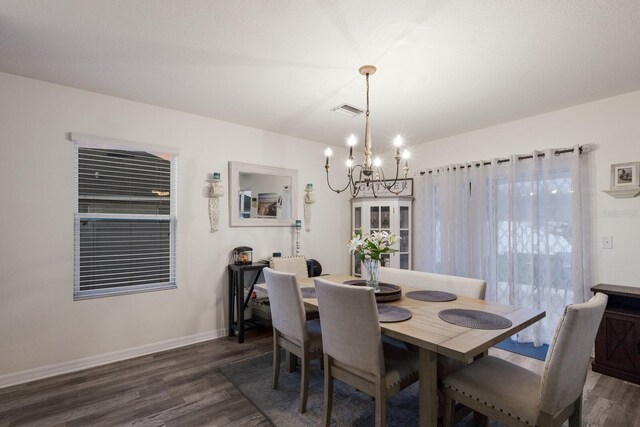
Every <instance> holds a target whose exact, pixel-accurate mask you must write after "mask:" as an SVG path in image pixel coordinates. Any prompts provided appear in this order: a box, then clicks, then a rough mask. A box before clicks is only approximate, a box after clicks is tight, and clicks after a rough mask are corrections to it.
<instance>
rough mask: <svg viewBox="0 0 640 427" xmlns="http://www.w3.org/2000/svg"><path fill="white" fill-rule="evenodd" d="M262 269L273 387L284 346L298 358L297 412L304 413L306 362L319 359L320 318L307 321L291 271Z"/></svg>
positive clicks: (307, 389)
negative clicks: (268, 308) (270, 330)
mask: <svg viewBox="0 0 640 427" xmlns="http://www.w3.org/2000/svg"><path fill="white" fill-rule="evenodd" d="M262 272H263V274H264V278H265V280H266V282H267V292H268V293H269V303H270V305H271V319H272V322H273V388H274V389H276V388H277V387H278V378H279V376H280V348H283V349H285V350H286V351H287V352H288V354H291V355H294V356H295V357H299V358H300V365H301V373H300V406H299V411H300V412H305V411H306V410H307V398H308V394H309V369H310V368H309V362H310V361H311V360H313V359H319V360H321V358H322V337H321V335H322V331H321V329H320V321H319V320H318V319H315V320H310V321H307V320H306V318H305V312H304V302H303V301H302V293H301V292H300V287H299V286H298V281H297V280H296V276H295V274H294V273H283V272H279V271H275V270H272V269H270V268H268V267H267V268H265V269H263V270H262ZM293 360H294V361H295V359H293ZM290 367H291V366H290ZM291 371H293V369H290V372H291Z"/></svg>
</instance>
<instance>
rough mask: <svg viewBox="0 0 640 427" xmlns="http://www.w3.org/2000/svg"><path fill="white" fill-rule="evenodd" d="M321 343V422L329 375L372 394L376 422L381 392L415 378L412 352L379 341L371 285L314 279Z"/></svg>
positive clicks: (382, 419) (382, 416) (381, 419)
mask: <svg viewBox="0 0 640 427" xmlns="http://www.w3.org/2000/svg"><path fill="white" fill-rule="evenodd" d="M314 280H315V284H316V296H317V297H318V309H319V311H320V323H321V325H322V347H323V348H324V408H323V409H324V410H323V412H324V413H323V419H322V421H323V425H324V426H329V425H330V423H331V406H332V400H333V380H334V378H335V379H338V380H340V381H342V382H344V383H347V384H350V385H352V386H353V387H355V388H356V389H358V390H360V391H362V392H364V393H366V394H368V395H369V396H372V397H373V398H374V399H375V402H376V409H375V411H376V412H375V418H376V422H375V425H376V427H378V426H384V425H386V411H387V398H388V397H390V396H392V395H394V394H396V393H397V392H399V391H400V390H402V389H403V388H405V387H408V386H409V385H411V384H413V383H414V382H416V381H417V380H418V354H417V353H415V352H412V351H409V350H405V349H402V348H400V347H397V346H394V345H386V344H383V342H382V333H381V331H380V322H379V318H378V308H377V306H376V299H375V295H374V292H373V289H371V288H366V287H359V286H348V285H342V284H338V283H332V282H329V281H327V280H323V279H314Z"/></svg>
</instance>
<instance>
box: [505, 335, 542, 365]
mask: <svg viewBox="0 0 640 427" xmlns="http://www.w3.org/2000/svg"><path fill="white" fill-rule="evenodd" d="M495 346H496V347H497V348H499V349H501V350H506V351H510V352H511V353H516V354H521V355H523V356H527V357H532V358H534V359H538V360H542V361H544V359H545V358H546V357H547V351H548V350H549V346H548V345H547V344H543V345H541V346H540V347H534V346H533V343H531V342H526V343H520V342H516V341H512V340H511V338H507V339H506V340H504V341H502V342H499V343H498V344H496V345H495Z"/></svg>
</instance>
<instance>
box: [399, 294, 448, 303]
mask: <svg viewBox="0 0 640 427" xmlns="http://www.w3.org/2000/svg"><path fill="white" fill-rule="evenodd" d="M405 296H406V297H407V298H411V299H417V300H418V301H429V302H444V301H455V300H457V299H458V297H457V296H456V295H455V294H452V293H449V292H441V291H411V292H407V293H406V294H405Z"/></svg>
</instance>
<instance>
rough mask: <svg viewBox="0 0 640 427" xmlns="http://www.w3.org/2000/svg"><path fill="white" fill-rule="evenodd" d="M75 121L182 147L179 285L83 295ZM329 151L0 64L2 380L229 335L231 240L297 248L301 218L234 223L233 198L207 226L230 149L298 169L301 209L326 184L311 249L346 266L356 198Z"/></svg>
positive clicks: (81, 126)
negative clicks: (330, 169)
mask: <svg viewBox="0 0 640 427" xmlns="http://www.w3.org/2000/svg"><path fill="white" fill-rule="evenodd" d="M211 95H212V96H215V94H211ZM67 132H79V133H86V134H92V135H97V136H103V137H110V138H117V139H121V140H127V141H134V142H142V143H151V144H159V145H164V146H172V147H177V148H178V149H179V150H180V154H179V164H178V168H179V173H178V183H179V184H178V188H179V193H178V233H177V257H178V258H177V273H178V276H177V277H178V288H177V289H176V290H170V291H160V292H150V293H143V294H136V295H127V296H117V297H110V298H100V299H93V300H85V301H73V297H72V294H73V282H72V271H73V207H72V206H73V205H72V201H73V182H74V175H73V158H74V154H73V144H72V143H71V142H69V141H68V140H67V139H66V133H67ZM323 149H324V147H322V146H321V145H320V144H318V143H315V142H311V141H304V140H300V139H296V138H291V137H287V136H283V135H278V134H274V133H269V132H265V131H261V130H257V129H253V128H248V127H243V126H239V125H234V124H230V123H226V122H221V121H217V120H213V119H209V118H205V117H201V116H196V115H192V114H187V113H182V112H177V111H173V110H168V109H163V108H159V107H155V106H150V105H146V104H141V103H136V102H132V101H127V100H123V99H119V98H113V97H109V96H105V95H100V94H96V93H91V92H86V91H82V90H77V89H72V88H68V87H64V86H58V85H53V84H49V83H45V82H41V81H37V80H31V79H25V78H22V77H17V76H14V75H10V74H3V73H0V189H1V193H2V210H1V216H2V221H0V236H1V238H0V380H1V379H2V377H3V375H4V377H5V378H6V377H7V376H8V375H9V374H12V375H15V374H16V373H19V372H22V371H25V370H32V369H36V370H38V369H41V370H42V369H43V367H47V366H48V367H51V366H54V367H55V366H61V367H62V368H64V369H67V368H73V367H74V362H73V361H78V360H79V359H82V360H85V358H89V359H91V358H97V357H98V356H100V355H105V354H107V355H108V354H111V353H114V352H115V353H118V352H123V351H126V350H127V349H132V348H134V349H136V348H141V347H145V346H147V347H149V346H151V347H153V345H154V344H156V343H161V344H162V343H167V342H169V343H171V342H179V341H180V340H181V339H183V340H185V341H189V340H190V339H193V337H196V338H198V337H200V338H202V337H212V336H220V335H222V334H224V331H225V328H226V326H227V322H226V301H227V274H226V266H227V263H228V259H229V254H230V251H231V249H232V248H233V247H235V246H240V245H249V246H251V247H253V248H254V260H255V259H258V258H264V257H267V256H268V255H269V254H271V253H272V252H273V251H280V252H282V253H283V254H285V255H286V254H291V252H292V250H293V233H292V229H289V228H282V227H245V228H230V227H229V218H228V199H227V198H226V197H225V198H224V199H222V206H221V218H220V230H219V232H217V233H210V232H209V221H208V214H207V199H206V198H205V197H204V195H203V189H204V187H205V185H206V183H205V179H206V178H207V174H208V173H211V172H213V171H219V172H221V173H222V179H223V180H224V185H225V193H228V173H227V162H228V161H230V160H233V161H242V162H247V163H256V164H264V165H269V166H279V167H286V168H291V169H298V174H299V175H298V179H299V188H300V194H298V199H299V201H300V202H299V206H298V212H299V214H298V217H299V218H302V212H303V210H302V200H303V197H302V196H303V195H304V192H303V191H302V190H303V189H304V186H305V184H306V183H308V182H312V183H314V188H315V189H316V200H317V202H316V203H315V204H314V205H313V221H312V224H313V227H312V230H311V231H310V232H308V233H307V232H305V231H303V232H302V233H301V246H302V252H303V253H304V254H305V255H306V256H307V257H309V258H315V259H317V260H318V261H320V263H321V264H322V265H323V270H324V271H331V272H338V273H345V274H346V273H347V272H348V271H349V265H348V263H349V257H348V255H347V252H346V243H347V240H348V237H349V233H350V231H349V230H350V218H349V214H348V212H349V201H348V198H347V197H346V195H345V196H343V195H340V196H338V195H336V194H334V193H330V192H329V190H328V189H327V188H326V185H325V184H324V182H325V177H324V173H325V172H324V167H323V166H324V157H323V154H322V152H323ZM151 347H149V348H151ZM108 359H109V357H106V358H105V360H108ZM85 361H86V360H85ZM55 371H56V370H55V369H53V370H52V372H55ZM34 375H37V373H36V374H34ZM26 377H27V378H28V375H27V376H26ZM0 383H2V381H0Z"/></svg>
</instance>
